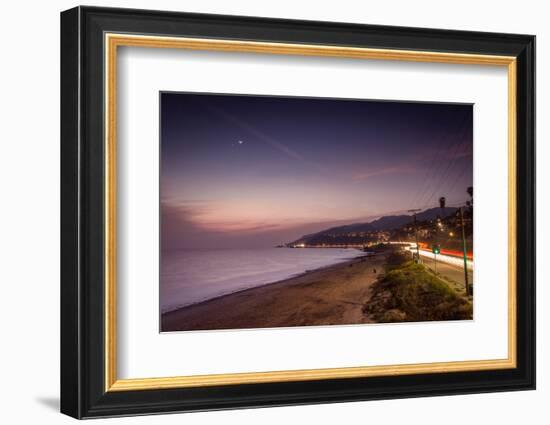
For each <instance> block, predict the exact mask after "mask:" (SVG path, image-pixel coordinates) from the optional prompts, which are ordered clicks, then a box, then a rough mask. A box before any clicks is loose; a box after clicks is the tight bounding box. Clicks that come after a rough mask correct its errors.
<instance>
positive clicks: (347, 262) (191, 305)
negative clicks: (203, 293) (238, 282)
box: [161, 255, 373, 316]
mask: <svg viewBox="0 0 550 425" xmlns="http://www.w3.org/2000/svg"><path fill="white" fill-rule="evenodd" d="M366 257H369V255H361V256H357V257H355V258H351V259H347V260H343V261H339V262H337V263H333V264H329V265H326V266H321V267H317V268H315V269H306V270H305V271H303V272H299V273H296V274H293V275H290V276H288V277H285V278H283V279H279V280H275V281H273V282H267V283H262V284H260V285H257V286H251V287H249V288H243V289H237V290H236V291H233V292H227V293H225V294H220V295H216V296H214V297H212V298H208V299H205V300H201V301H196V302H194V303H191V304H186V305H183V306H181V307H177V308H175V309H173V310H168V311H165V312H163V313H161V316H163V315H165V314H170V313H173V312H176V311H178V310H181V309H184V308H188V307H193V306H196V305H200V304H203V303H208V302H210V301H214V300H217V299H220V298H223V297H229V296H231V295H236V294H240V293H241V292H244V291H250V290H252V289H256V288H264V287H266V286H270V285H277V284H279V283H283V282H286V281H288V280H292V279H298V278H300V277H302V276H305V275H307V274H309V273H314V272H317V271H321V270H324V269H330V268H332V267H336V266H340V265H345V264H349V263H353V262H357V261H358V260H359V259H361V258H366ZM370 257H373V255H370Z"/></svg>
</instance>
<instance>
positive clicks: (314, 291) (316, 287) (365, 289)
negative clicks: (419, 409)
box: [161, 254, 386, 332]
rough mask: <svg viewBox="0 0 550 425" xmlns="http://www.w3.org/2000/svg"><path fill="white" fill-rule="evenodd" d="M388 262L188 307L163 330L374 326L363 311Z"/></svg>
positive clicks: (168, 318)
mask: <svg viewBox="0 0 550 425" xmlns="http://www.w3.org/2000/svg"><path fill="white" fill-rule="evenodd" d="M385 258H386V256H385V255H384V254H379V255H376V256H371V257H360V258H356V259H354V260H351V261H348V262H346V263H340V264H336V265H333V266H328V267H324V268H321V269H317V270H313V271H309V272H306V273H304V274H302V275H299V276H296V277H292V278H289V279H285V280H282V281H279V282H275V283H270V284H268V285H264V286H260V287H257V288H252V289H246V290H243V291H240V292H236V293H233V294H229V295H225V296H222V297H219V298H215V299H212V300H208V301H204V302H202V303H199V304H194V305H191V306H187V307H183V308H180V309H178V310H175V311H172V312H169V313H165V314H163V315H162V323H161V327H162V331H163V332H166V331H189V330H212V329H250V328H271V327H288V326H313V325H343V324H358V323H369V319H368V318H367V317H366V316H365V315H364V314H363V311H362V308H363V305H364V304H365V302H367V301H368V299H369V298H370V296H371V285H372V284H373V283H374V282H375V281H376V278H377V276H378V274H380V273H382V272H383V266H384V263H385ZM374 269H376V273H375V272H374Z"/></svg>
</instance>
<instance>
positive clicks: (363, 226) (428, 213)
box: [291, 207, 457, 244]
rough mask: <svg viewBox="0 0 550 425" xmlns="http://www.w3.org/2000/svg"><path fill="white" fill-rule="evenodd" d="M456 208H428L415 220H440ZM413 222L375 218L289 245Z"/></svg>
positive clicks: (398, 217)
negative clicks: (438, 218)
mask: <svg viewBox="0 0 550 425" xmlns="http://www.w3.org/2000/svg"><path fill="white" fill-rule="evenodd" d="M456 211H457V208H454V207H446V208H439V207H435V208H429V209H427V210H424V211H421V212H419V213H417V214H416V220H417V221H418V222H422V221H427V220H433V219H435V218H437V217H438V216H439V217H441V218H445V217H448V216H450V215H452V214H454V213H456ZM413 221H414V215H412V214H411V215H407V214H401V215H388V216H382V217H379V218H377V219H376V220H372V221H369V222H362V223H351V224H345V225H342V226H335V227H331V228H328V229H325V230H321V231H319V232H316V233H311V234H308V235H302V236H301V237H300V238H298V239H297V240H295V241H293V242H291V244H300V243H306V244H307V243H310V242H311V241H312V240H314V239H315V238H319V237H323V236H329V235H330V236H341V235H346V234H349V233H362V232H365V233H366V232H377V231H387V230H393V229H396V228H399V227H402V226H405V225H406V224H409V223H412V222H413Z"/></svg>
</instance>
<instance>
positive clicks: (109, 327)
mask: <svg viewBox="0 0 550 425" xmlns="http://www.w3.org/2000/svg"><path fill="white" fill-rule="evenodd" d="M104 42H105V82H106V83H105V88H104V89H105V134H104V137H105V140H104V143H105V188H104V189H105V235H104V236H105V276H104V278H105V283H104V284H105V376H104V378H105V391H135V390H149V389H161V388H163V389H166V388H181V387H201V386H214V385H236V384H253V383H268V382H285V381H311V380H320V379H337V378H357V377H374V376H389V375H410V374H416V373H444V372H460V371H481V370H495V369H509V368H515V367H516V362H517V359H516V327H517V323H516V136H517V135H516V84H517V76H516V58H515V57H513V56H494V55H478V54H462V53H444V52H424V51H410V50H392V49H371V48H358V47H340V46H327V45H308V44H287V43H268V42H256V41H235V40H216V39H199V38H179V37H160V36H149V35H128V34H115V33H106V34H105V40H104ZM119 46H133V47H149V48H170V49H191V50H209V51H230V52H249V53H263V54H282V55H303V56H328V57H342V58H356V59H376V60H398V61H409V62H435V63H451V64H469V65H494V66H504V67H507V72H508V357H507V358H506V359H495V360H469V361H455V362H436V363H419V364H399V365H383V366H362V367H343V368H327V369H305V370H286V371H270V372H252V373H250V372H247V373H230V374H215V375H192V376H174V377H163V378H154V377H153V378H137V379H135V378H132V379H118V378H117V372H116V362H117V350H116V347H117V339H116V335H117V325H116V276H117V272H116V265H117V256H116V247H117V242H116V234H117V230H116V211H117V205H116V199H117V197H116V187H117V182H116V163H117V157H116V136H117V133H116V123H117V119H116V117H117V111H116V106H117V48H118V47H119Z"/></svg>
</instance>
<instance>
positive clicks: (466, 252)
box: [458, 207, 472, 295]
mask: <svg viewBox="0 0 550 425" xmlns="http://www.w3.org/2000/svg"><path fill="white" fill-rule="evenodd" d="M458 210H459V212H460V226H461V227H462V250H463V252H464V284H465V285H466V295H472V288H471V287H470V285H469V283H468V250H467V248H466V229H465V228H464V213H463V212H462V210H463V208H462V207H460V208H459V209H458Z"/></svg>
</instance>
